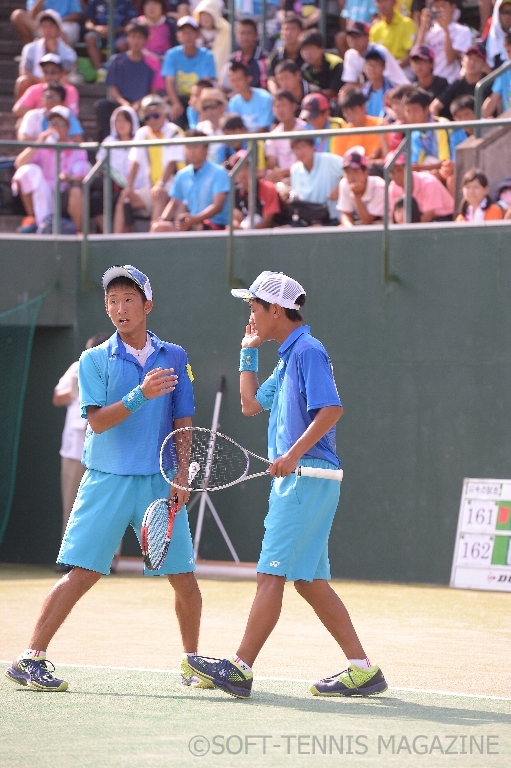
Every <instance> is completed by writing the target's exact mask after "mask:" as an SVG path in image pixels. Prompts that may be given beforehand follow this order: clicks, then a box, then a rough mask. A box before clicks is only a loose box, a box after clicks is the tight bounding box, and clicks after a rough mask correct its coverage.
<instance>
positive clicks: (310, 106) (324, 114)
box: [300, 93, 346, 155]
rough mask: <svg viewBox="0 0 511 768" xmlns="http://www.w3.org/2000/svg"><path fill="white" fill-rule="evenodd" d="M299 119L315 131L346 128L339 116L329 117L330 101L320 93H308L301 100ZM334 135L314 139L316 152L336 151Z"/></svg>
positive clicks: (334, 152) (335, 153) (336, 153)
mask: <svg viewBox="0 0 511 768" xmlns="http://www.w3.org/2000/svg"><path fill="white" fill-rule="evenodd" d="M300 119H301V120H305V121H306V122H307V124H308V125H310V127H311V128H312V129H314V130H315V131H330V130H338V129H339V128H346V123H345V122H344V120H343V119H342V118H341V117H330V102H329V101H328V99H327V97H326V96H324V95H323V94H322V93H310V94H309V95H308V96H306V97H305V98H304V100H303V101H302V108H301V112H300ZM336 138H338V137H336V136H331V137H330V136H329V137H325V136H321V137H319V136H318V137H317V138H316V139H314V142H315V148H316V152H332V153H333V154H334V155H338V154H339V152H336V151H335V149H334V147H335V140H336Z"/></svg>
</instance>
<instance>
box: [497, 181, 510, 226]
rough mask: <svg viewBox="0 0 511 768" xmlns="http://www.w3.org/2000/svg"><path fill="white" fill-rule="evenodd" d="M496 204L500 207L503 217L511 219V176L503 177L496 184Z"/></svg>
mask: <svg viewBox="0 0 511 768" xmlns="http://www.w3.org/2000/svg"><path fill="white" fill-rule="evenodd" d="M497 194H498V196H499V199H498V200H497V205H498V206H500V208H502V212H503V214H504V218H505V219H511V178H508V179H504V181H501V183H500V184H499V186H498V190H497Z"/></svg>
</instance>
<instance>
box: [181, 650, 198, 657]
mask: <svg viewBox="0 0 511 768" xmlns="http://www.w3.org/2000/svg"><path fill="white" fill-rule="evenodd" d="M183 656H198V652H197V651H186V653H183Z"/></svg>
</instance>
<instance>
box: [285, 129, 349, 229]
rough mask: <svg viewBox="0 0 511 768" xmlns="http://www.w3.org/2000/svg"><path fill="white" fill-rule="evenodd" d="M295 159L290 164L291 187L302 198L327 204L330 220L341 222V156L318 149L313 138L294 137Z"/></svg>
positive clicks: (292, 142)
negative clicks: (339, 200)
mask: <svg viewBox="0 0 511 768" xmlns="http://www.w3.org/2000/svg"><path fill="white" fill-rule="evenodd" d="M291 149H292V150H293V152H294V153H295V155H296V160H297V161H296V163H294V164H293V165H292V166H291V174H290V176H291V188H292V190H293V192H294V194H295V195H296V196H297V197H298V199H299V200H304V201H306V202H310V203H319V204H320V205H326V206H327V208H328V212H329V215H330V221H329V222H328V223H329V224H334V223H335V224H338V223H339V215H338V213H337V208H336V203H337V198H338V194H339V181H340V179H341V176H342V159H341V158H340V157H338V156H337V155H331V154H330V153H329V152H323V153H321V152H316V150H315V146H314V139H291Z"/></svg>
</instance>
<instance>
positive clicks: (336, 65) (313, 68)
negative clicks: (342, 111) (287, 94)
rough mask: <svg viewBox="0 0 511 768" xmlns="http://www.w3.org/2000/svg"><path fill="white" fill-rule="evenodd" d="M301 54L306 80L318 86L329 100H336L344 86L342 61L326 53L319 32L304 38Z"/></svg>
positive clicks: (306, 35)
mask: <svg viewBox="0 0 511 768" xmlns="http://www.w3.org/2000/svg"><path fill="white" fill-rule="evenodd" d="M300 53H301V55H302V58H303V60H304V61H305V64H304V65H303V67H302V73H303V77H304V79H305V80H308V81H309V83H312V84H313V85H316V86H317V87H318V88H319V89H320V90H321V91H323V93H324V94H325V96H326V97H327V98H328V99H335V98H336V96H337V93H338V92H339V88H340V87H341V85H342V59H340V58H339V57H338V56H335V54H333V53H325V44H324V42H323V37H322V35H321V34H320V33H319V32H308V33H307V34H305V35H304V36H303V37H302V41H301V44H300Z"/></svg>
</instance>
